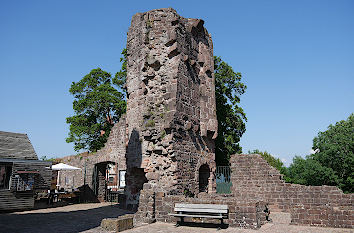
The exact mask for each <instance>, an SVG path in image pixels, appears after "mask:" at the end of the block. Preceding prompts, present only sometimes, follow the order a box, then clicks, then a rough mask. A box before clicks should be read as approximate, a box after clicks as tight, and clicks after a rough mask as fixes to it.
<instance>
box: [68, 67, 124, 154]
mask: <svg viewBox="0 0 354 233" xmlns="http://www.w3.org/2000/svg"><path fill="white" fill-rule="evenodd" d="M118 81H119V79H118V78H117V80H116V82H115V83H116V84H117V85H119V82H118ZM69 91H70V93H71V94H72V95H74V102H73V109H74V112H75V115H74V116H71V117H68V118H66V122H67V123H68V124H70V132H69V136H68V138H67V139H66V142H68V143H70V142H73V143H74V145H75V146H74V149H75V150H76V151H79V150H81V149H87V150H89V151H91V152H93V151H97V150H98V149H100V148H101V147H102V146H103V145H104V143H105V142H106V141H107V138H108V136H109V133H110V130H111V128H112V127H113V125H114V123H116V122H117V121H118V120H119V118H120V116H121V115H122V114H123V113H124V112H125V109H126V102H125V100H124V93H122V92H120V91H118V90H117V89H116V88H114V87H113V84H112V78H111V74H110V73H108V72H106V71H104V70H101V69H100V68H97V69H93V70H91V72H90V73H89V74H87V75H85V76H84V77H83V78H82V79H81V80H80V81H79V82H73V83H72V84H71V87H70V90H69Z"/></svg>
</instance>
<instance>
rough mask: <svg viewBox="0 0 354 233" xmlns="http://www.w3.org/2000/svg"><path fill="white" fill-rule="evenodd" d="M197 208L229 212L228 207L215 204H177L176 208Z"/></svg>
mask: <svg viewBox="0 0 354 233" xmlns="http://www.w3.org/2000/svg"><path fill="white" fill-rule="evenodd" d="M177 207H181V208H197V209H223V210H227V209H228V206H227V205H214V204H185V203H176V204H175V208H177Z"/></svg>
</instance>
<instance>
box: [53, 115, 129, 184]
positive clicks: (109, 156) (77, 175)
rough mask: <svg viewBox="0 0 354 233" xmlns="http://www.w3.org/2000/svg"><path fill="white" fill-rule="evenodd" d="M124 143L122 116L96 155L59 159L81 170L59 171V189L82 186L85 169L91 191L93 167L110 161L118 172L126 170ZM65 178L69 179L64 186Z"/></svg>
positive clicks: (124, 124)
mask: <svg viewBox="0 0 354 233" xmlns="http://www.w3.org/2000/svg"><path fill="white" fill-rule="evenodd" d="M126 141H127V139H126V116H125V115H123V116H122V117H121V119H120V120H119V122H118V123H116V124H115V125H114V126H113V128H112V130H111V133H110V135H109V137H108V139H107V142H106V144H105V146H104V147H103V148H102V149H101V150H99V151H97V152H96V153H87V152H85V153H81V154H78V155H72V156H66V157H63V158H61V159H60V160H61V162H63V163H65V164H69V165H72V166H75V167H79V168H81V170H74V171H61V172H60V179H61V181H60V183H61V187H63V188H65V189H68V190H70V189H71V188H72V187H74V188H77V187H80V186H83V185H84V176H85V167H86V184H87V185H88V186H89V187H90V188H91V189H92V188H93V187H92V176H93V172H94V167H95V164H98V163H102V162H108V161H111V162H115V163H116V164H117V165H118V166H117V167H118V170H119V171H120V170H126V158H125V153H126ZM65 177H67V178H69V179H68V180H67V181H68V182H67V184H66V185H65V181H64V179H65ZM73 178H74V180H73ZM73 181H74V182H73Z"/></svg>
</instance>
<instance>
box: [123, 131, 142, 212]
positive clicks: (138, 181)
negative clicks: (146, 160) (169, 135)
mask: <svg viewBox="0 0 354 233" xmlns="http://www.w3.org/2000/svg"><path fill="white" fill-rule="evenodd" d="M141 143H142V141H141V139H140V135H139V132H138V131H137V130H136V129H133V131H132V132H131V134H130V137H129V142H128V146H127V152H126V155H125V156H126V163H127V164H126V166H127V173H126V176H125V180H126V186H125V190H124V191H125V194H126V203H125V206H126V209H128V210H131V211H137V210H138V206H139V198H140V191H141V190H142V189H143V185H144V183H146V182H147V179H146V176H145V172H144V168H141V162H142V145H141Z"/></svg>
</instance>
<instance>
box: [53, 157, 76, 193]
mask: <svg viewBox="0 0 354 233" xmlns="http://www.w3.org/2000/svg"><path fill="white" fill-rule="evenodd" d="M52 170H55V171H58V177H57V188H58V189H59V173H60V171H70V170H81V168H78V167H74V166H71V165H68V164H65V163H58V164H55V165H53V166H52Z"/></svg>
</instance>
